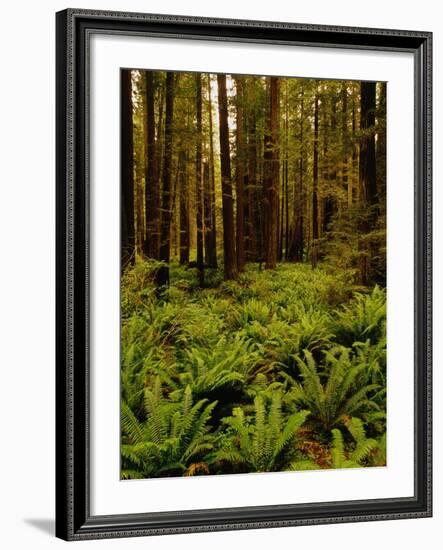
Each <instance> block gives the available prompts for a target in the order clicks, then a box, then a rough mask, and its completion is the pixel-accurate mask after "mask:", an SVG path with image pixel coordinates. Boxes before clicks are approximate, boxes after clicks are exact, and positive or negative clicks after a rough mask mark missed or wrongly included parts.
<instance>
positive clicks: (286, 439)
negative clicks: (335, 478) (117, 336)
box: [121, 261, 386, 479]
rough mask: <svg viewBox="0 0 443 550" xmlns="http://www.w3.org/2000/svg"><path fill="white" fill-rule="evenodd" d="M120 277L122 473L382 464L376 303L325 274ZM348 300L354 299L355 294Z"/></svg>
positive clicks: (382, 332) (182, 270)
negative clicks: (160, 285)
mask: <svg viewBox="0 0 443 550" xmlns="http://www.w3.org/2000/svg"><path fill="white" fill-rule="evenodd" d="M154 269H155V264H153V263H151V262H147V261H137V262H136V264H135V266H133V267H131V268H129V269H127V270H126V271H125V273H124V275H123V278H122V332H121V334H122V372H121V377H122V445H121V453H122V477H123V478H125V479H127V478H145V477H162V476H181V475H202V474H220V473H245V472H257V471H262V472H264V471H283V470H306V469H318V468H343V467H368V466H383V465H385V463H386V295H385V291H384V290H383V289H380V288H378V287H374V288H371V289H363V288H359V289H357V288H356V287H355V286H354V285H353V283H352V277H351V275H350V273H349V272H346V271H342V272H339V271H337V270H336V269H334V270H332V269H331V268H329V267H328V265H319V267H318V268H316V269H314V270H313V269H311V267H310V266H309V265H307V264H294V263H280V264H279V265H278V267H277V269H276V270H272V271H271V270H269V271H268V270H264V269H263V270H262V269H260V268H259V265H258V264H248V266H247V268H246V270H245V272H244V273H242V274H241V275H240V276H239V277H238V279H236V280H235V281H224V280H223V273H222V271H221V270H216V269H212V270H206V272H205V285H204V288H200V287H199V285H198V279H197V274H196V269H193V268H186V267H182V266H179V265H177V264H172V265H171V268H170V281H171V284H170V287H169V289H168V291H167V293H166V294H165V295H164V296H163V298H162V299H159V298H158V297H157V293H156V289H155V287H154V284H153V271H154ZM357 291H358V292H357Z"/></svg>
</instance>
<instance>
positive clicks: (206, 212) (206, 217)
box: [203, 161, 213, 267]
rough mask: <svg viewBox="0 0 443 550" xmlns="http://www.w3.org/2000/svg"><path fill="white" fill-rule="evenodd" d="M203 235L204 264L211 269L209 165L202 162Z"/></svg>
mask: <svg viewBox="0 0 443 550" xmlns="http://www.w3.org/2000/svg"><path fill="white" fill-rule="evenodd" d="M203 222H204V223H203V233H204V245H205V264H206V265H207V266H208V267H211V257H212V246H213V245H212V241H211V224H212V212H211V181H210V173H209V163H208V162H206V161H205V162H203Z"/></svg>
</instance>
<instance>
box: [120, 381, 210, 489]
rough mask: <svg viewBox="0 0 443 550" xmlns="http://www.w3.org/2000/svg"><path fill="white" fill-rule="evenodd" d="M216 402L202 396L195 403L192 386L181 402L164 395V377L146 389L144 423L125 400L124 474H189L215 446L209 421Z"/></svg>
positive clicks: (122, 425) (125, 475)
mask: <svg viewBox="0 0 443 550" xmlns="http://www.w3.org/2000/svg"><path fill="white" fill-rule="evenodd" d="M215 405H216V403H215V402H214V403H209V404H208V403H207V400H205V399H202V400H200V401H198V402H197V403H195V404H194V402H193V397H192V390H191V388H190V387H189V386H187V387H186V389H185V390H184V392H183V399H182V401H181V403H174V402H171V401H169V400H167V399H165V398H164V396H163V395H162V388H161V383H160V379H159V378H156V380H155V383H154V387H153V389H152V390H149V389H147V388H146V389H145V391H144V406H145V412H146V420H145V421H144V422H140V421H139V420H138V419H137V418H136V416H135V414H134V413H133V411H132V410H131V408H130V407H129V406H128V404H127V403H126V402H125V401H123V402H122V410H121V427H122V445H121V455H122V477H123V478H131V477H133V475H132V472H134V470H135V471H137V472H138V473H139V474H140V475H141V477H158V476H167V475H177V474H184V473H186V472H187V471H188V470H189V469H190V468H192V466H193V465H194V464H196V463H198V462H200V458H201V457H202V456H204V455H205V454H207V453H208V451H210V450H212V448H213V444H212V441H213V436H212V435H211V434H209V433H208V427H207V424H208V421H209V420H210V418H211V413H212V410H213V409H214V407H215Z"/></svg>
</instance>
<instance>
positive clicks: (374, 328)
mask: <svg viewBox="0 0 443 550" xmlns="http://www.w3.org/2000/svg"><path fill="white" fill-rule="evenodd" d="M334 331H335V335H336V340H337V342H339V343H340V344H343V345H345V346H352V345H353V344H354V342H366V340H369V341H370V342H371V344H377V343H379V342H380V340H381V339H384V338H385V337H386V293H385V291H384V290H382V289H381V288H379V287H378V286H375V288H374V289H373V291H372V292H371V294H361V293H357V294H356V295H355V298H354V300H352V302H351V303H350V304H349V305H345V306H343V307H342V309H341V310H339V311H338V312H337V314H336V322H335V327H334Z"/></svg>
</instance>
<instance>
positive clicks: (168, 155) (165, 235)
mask: <svg viewBox="0 0 443 550" xmlns="http://www.w3.org/2000/svg"><path fill="white" fill-rule="evenodd" d="M173 119H174V73H173V72H167V73H166V111H165V140H164V141H165V143H164V154H163V170H162V193H161V223H160V253H159V259H160V261H161V262H162V263H163V264H162V266H161V267H159V269H158V270H157V276H156V282H157V287H158V288H159V290H160V292H162V290H163V289H164V288H165V287H166V286H168V285H169V260H170V229H171V168H172V139H173V136H172V133H173V130H172V124H173Z"/></svg>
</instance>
